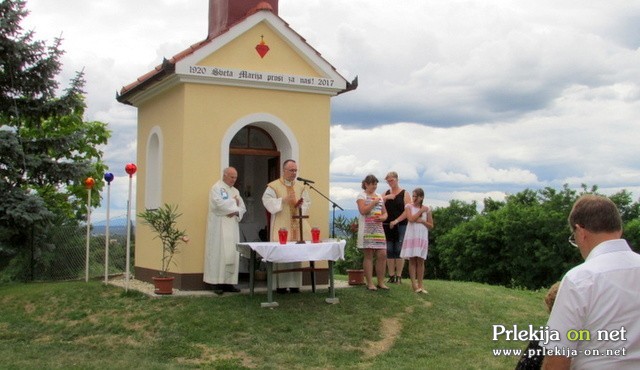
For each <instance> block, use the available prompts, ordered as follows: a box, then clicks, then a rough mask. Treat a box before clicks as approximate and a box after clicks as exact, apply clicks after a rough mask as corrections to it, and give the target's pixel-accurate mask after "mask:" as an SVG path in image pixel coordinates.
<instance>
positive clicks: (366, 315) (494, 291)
mask: <svg viewBox="0 0 640 370" xmlns="http://www.w3.org/2000/svg"><path fill="white" fill-rule="evenodd" d="M425 285H426V288H427V289H428V290H429V294H428V295H418V294H415V293H413V292H411V289H410V287H409V284H408V281H407V282H405V283H404V284H403V285H402V286H397V285H392V286H391V290H390V291H377V292H369V291H367V290H366V289H365V288H364V287H352V288H348V289H339V290H338V291H337V296H338V298H339V299H340V303H339V304H337V305H329V304H326V303H325V302H324V299H325V298H326V297H327V294H326V290H325V289H319V290H318V292H317V293H316V294H313V293H311V292H304V293H301V294H287V295H282V296H277V301H278V303H279V304H280V306H279V307H278V308H275V309H265V308H261V307H260V303H261V302H264V301H265V300H266V295H265V294H256V295H255V296H253V297H251V296H249V295H247V294H236V295H225V296H222V297H163V298H150V297H147V296H145V295H143V294H141V293H138V292H134V291H129V292H128V293H125V292H124V290H122V289H121V288H118V287H114V286H104V285H103V284H102V283H101V282H89V283H84V282H65V283H41V284H40V283H38V284H15V285H1V286H0V358H2V360H1V361H0V368H3V369H56V368H58V369H189V368H194V369H195V368H211V369H303V368H304V369H513V368H514V366H515V364H516V362H517V360H518V358H517V357H516V356H494V354H493V352H492V350H494V349H502V348H514V349H523V348H525V347H526V345H527V343H526V342H521V341H504V340H501V341H498V342H494V341H492V330H493V327H492V325H493V324H502V325H505V326H507V328H511V327H512V326H513V325H514V324H516V325H519V326H523V327H526V326H528V325H529V324H531V325H534V327H535V328H537V327H538V326H540V325H544V324H545V322H546V318H547V313H546V311H545V308H544V304H543V296H544V293H545V292H544V291H540V292H531V291H524V290H513V289H507V288H503V287H496V286H489V285H482V284H475V283H462V282H450V281H431V280H429V281H427V282H426V284H425Z"/></svg>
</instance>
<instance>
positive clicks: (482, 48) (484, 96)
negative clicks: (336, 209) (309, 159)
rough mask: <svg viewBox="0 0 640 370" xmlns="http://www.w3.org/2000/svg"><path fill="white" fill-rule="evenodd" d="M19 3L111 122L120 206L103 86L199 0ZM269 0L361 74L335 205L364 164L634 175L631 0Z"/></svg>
mask: <svg viewBox="0 0 640 370" xmlns="http://www.w3.org/2000/svg"><path fill="white" fill-rule="evenodd" d="M27 8H28V9H29V10H31V12H32V14H31V15H30V16H29V17H28V18H27V19H26V21H25V24H24V26H25V28H26V29H35V31H36V35H35V36H36V38H37V39H44V40H52V39H53V37H56V36H59V35H60V34H61V33H62V36H63V38H64V39H65V40H64V42H63V49H64V50H65V51H66V54H65V56H64V59H63V62H64V69H63V71H62V74H61V76H60V79H61V82H62V84H61V87H65V86H66V84H67V82H68V80H69V79H70V78H72V77H73V76H74V74H75V71H78V70H81V69H83V68H84V71H85V78H86V80H87V86H86V87H87V89H86V90H87V104H88V109H87V118H88V119H89V120H100V121H103V122H108V123H109V127H110V128H111V129H112V130H113V131H114V134H113V137H112V139H111V141H110V142H109V145H108V146H107V147H106V148H105V159H106V160H107V162H108V164H109V166H110V167H111V169H112V172H114V173H116V172H117V176H119V177H117V180H116V181H118V185H117V187H118V190H117V191H114V193H116V192H117V193H118V195H116V196H115V199H114V204H116V203H117V204H118V205H117V207H118V208H120V209H122V207H123V200H124V207H125V208H126V196H125V195H126V191H127V189H126V187H127V186H128V184H127V181H121V180H124V179H126V178H124V177H122V176H126V174H124V164H126V163H127V162H131V161H134V160H135V144H136V140H137V139H136V137H135V135H136V131H135V122H136V110H135V108H132V107H129V106H125V105H122V104H120V103H118V102H117V101H116V100H115V94H116V91H119V90H120V88H121V87H122V86H124V85H127V84H129V83H131V82H133V81H135V79H136V78H138V77H139V76H141V75H143V74H145V73H146V72H148V71H149V70H151V68H153V67H154V66H156V65H158V64H160V63H161V62H162V58H163V57H171V56H172V55H174V54H176V53H177V52H179V51H181V50H183V49H185V48H187V47H188V46H190V45H192V44H193V43H195V42H198V41H200V40H202V39H204V37H205V36H206V33H207V14H208V1H206V0H197V1H194V0H163V1H154V0H136V1H125V0H111V1H107V2H95V1H85V0H57V1H48V0H30V1H29V2H28V3H27ZM279 11H280V14H279V15H280V16H281V17H282V18H283V19H284V20H285V21H287V22H288V23H289V25H290V26H291V27H292V28H293V29H294V30H295V31H296V32H298V33H299V34H300V35H301V36H302V37H304V38H305V39H306V40H307V42H308V43H309V44H310V45H311V46H313V47H314V48H315V49H316V50H318V51H319V52H320V53H321V54H322V56H323V57H324V58H325V59H327V60H328V61H329V62H330V63H331V64H332V65H333V66H335V67H336V69H337V71H338V72H339V73H340V74H342V75H343V76H344V77H345V78H347V79H348V80H351V79H353V78H354V77H355V76H358V79H359V86H358V89H357V90H355V91H352V92H349V93H347V94H342V95H339V96H337V97H334V98H333V101H332V110H333V113H332V114H333V125H332V128H331V159H330V160H331V167H330V168H331V169H330V170H331V179H332V184H331V190H330V193H331V196H332V198H336V199H334V200H336V201H337V202H338V203H339V204H341V205H342V206H348V208H354V207H355V196H356V194H357V193H358V192H360V181H361V180H362V178H364V176H366V175H367V174H368V173H373V174H375V175H376V176H378V177H379V179H380V180H381V183H380V185H379V190H384V189H385V187H386V184H385V183H384V180H383V177H384V175H385V174H386V173H387V172H388V171H391V170H394V171H397V172H398V173H399V175H400V179H401V184H402V185H403V186H404V187H405V188H407V189H413V188H414V187H417V186H420V187H423V188H424V189H425V191H426V193H427V198H428V202H431V203H429V204H431V205H436V206H444V205H446V204H448V201H449V200H450V199H460V200H465V201H472V200H476V201H478V202H479V203H482V199H484V198H485V197H492V198H493V199H496V200H502V199H504V196H505V195H506V194H513V193H516V192H518V191H521V190H524V189H525V188H542V187H545V186H552V187H556V188H559V187H561V186H562V185H563V184H564V183H568V184H569V185H570V186H571V187H573V188H576V189H579V188H580V184H582V183H586V184H588V185H589V186H591V185H599V186H600V189H601V190H603V191H607V192H611V193H613V192H615V191H619V190H620V189H627V190H630V191H638V190H639V189H640V164H639V163H638V161H637V158H638V157H640V146H638V144H637V138H638V137H640V125H639V124H638V123H639V121H640V82H639V81H640V68H638V65H640V41H639V40H640V26H639V25H640V4H635V3H633V2H629V1H626V0H612V1H607V2H604V1H596V2H588V3H585V2H584V1H578V0H567V1H562V2H557V1H552V0H541V1H536V2H531V1H525V0H513V1H502V2H500V1H481V0H472V1H465V2H459V1H423V0H403V1H398V2H389V1H371V0H305V1H299V0H280V2H279ZM118 179H121V180H118ZM121 182H123V183H124V185H123V184H120V183H121ZM115 186H116V185H115V183H114V189H115ZM123 186H124V187H123ZM123 192H124V193H123ZM123 196H124V198H123ZM637 196H638V195H637V194H636V197H637Z"/></svg>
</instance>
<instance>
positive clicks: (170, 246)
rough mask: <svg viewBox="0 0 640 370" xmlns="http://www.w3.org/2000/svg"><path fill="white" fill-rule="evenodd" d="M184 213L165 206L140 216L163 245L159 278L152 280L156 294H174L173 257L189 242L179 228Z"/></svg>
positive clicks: (142, 213)
mask: <svg viewBox="0 0 640 370" xmlns="http://www.w3.org/2000/svg"><path fill="white" fill-rule="evenodd" d="M180 216H182V213H178V206H172V205H170V204H164V205H163V206H162V207H160V208H157V209H147V210H145V211H144V212H141V213H139V214H138V217H140V218H141V219H142V223H143V224H144V225H148V226H149V227H151V229H153V231H155V233H156V236H155V237H154V239H160V242H161V243H162V261H161V268H160V270H159V272H158V276H154V277H153V278H152V279H153V281H154V285H155V287H156V289H155V293H156V294H173V280H174V279H175V278H174V277H173V276H168V275H167V273H168V271H169V267H170V266H171V263H172V262H173V263H174V264H175V261H173V256H174V255H175V254H176V253H178V250H179V249H180V245H181V244H182V243H187V242H189V237H188V236H187V232H186V230H180V229H178V227H177V223H178V218H179V217H180Z"/></svg>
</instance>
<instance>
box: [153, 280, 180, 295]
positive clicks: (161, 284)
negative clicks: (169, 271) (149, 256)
mask: <svg viewBox="0 0 640 370" xmlns="http://www.w3.org/2000/svg"><path fill="white" fill-rule="evenodd" d="M151 279H153V284H154V285H155V287H156V289H155V291H154V293H156V294H173V280H175V277H173V276H168V277H159V276H153V277H152V278H151Z"/></svg>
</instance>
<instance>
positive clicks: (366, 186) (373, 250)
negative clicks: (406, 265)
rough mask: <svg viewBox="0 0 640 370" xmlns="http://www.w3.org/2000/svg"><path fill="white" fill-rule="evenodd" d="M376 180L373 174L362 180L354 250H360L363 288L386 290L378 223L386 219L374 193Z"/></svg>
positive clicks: (384, 258)
mask: <svg viewBox="0 0 640 370" xmlns="http://www.w3.org/2000/svg"><path fill="white" fill-rule="evenodd" d="M377 188H378V179H377V178H376V177H375V176H374V175H367V177H365V178H364V180H362V190H364V191H363V192H362V193H360V194H359V195H358V199H357V200H356V204H357V205H358V212H359V213H360V216H359V218H358V243H357V246H358V248H360V249H362V250H363V254H364V259H363V262H362V265H363V267H364V275H365V279H366V280H367V289H369V290H378V289H384V290H387V289H389V287H387V286H386V285H385V284H384V273H385V268H386V263H387V241H386V239H385V237H384V228H383V227H382V222H383V221H384V220H386V219H387V210H386V209H385V207H384V202H383V200H382V197H380V195H379V194H377V193H376V189H377ZM374 255H375V259H376V263H375V267H376V268H375V270H376V277H377V279H378V284H377V285H373V259H374Z"/></svg>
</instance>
